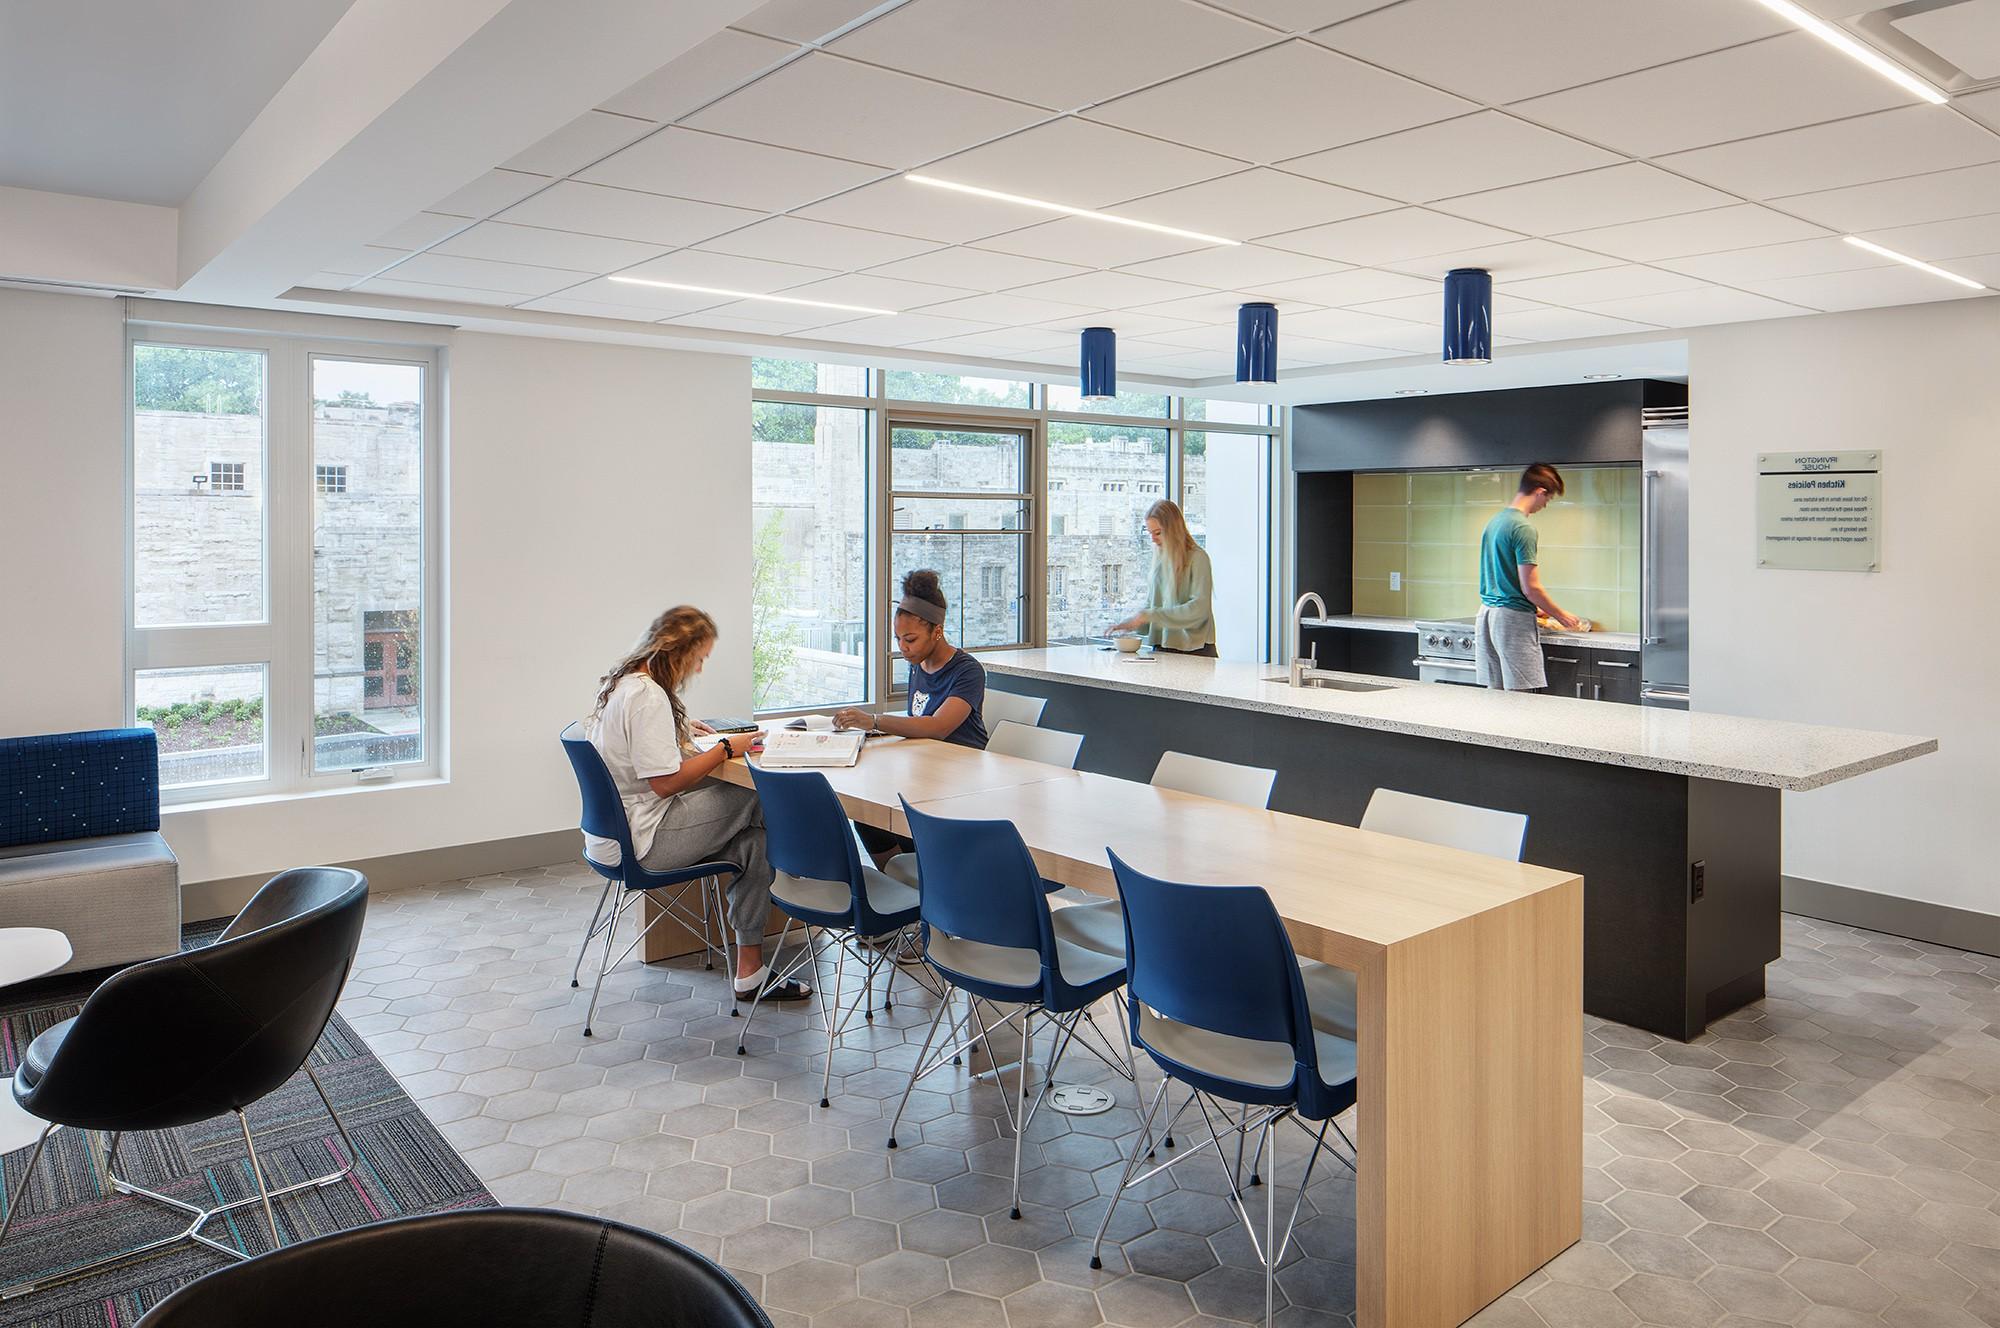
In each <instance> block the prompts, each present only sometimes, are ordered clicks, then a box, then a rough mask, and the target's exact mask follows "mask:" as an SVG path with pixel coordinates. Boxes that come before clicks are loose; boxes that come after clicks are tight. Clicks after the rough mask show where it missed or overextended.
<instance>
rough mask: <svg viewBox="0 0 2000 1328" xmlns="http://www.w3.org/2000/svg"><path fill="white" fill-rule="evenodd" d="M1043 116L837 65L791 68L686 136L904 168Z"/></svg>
mask: <svg viewBox="0 0 2000 1328" xmlns="http://www.w3.org/2000/svg"><path fill="white" fill-rule="evenodd" d="M1043 115H1044V113H1043V112H1042V111H1040V110H1037V109H1036V108H1034V107H1031V106H1024V105H1022V104H1021V103H1020V102H1016V101H1004V100H1002V99H1001V98H998V97H989V96H986V95H985V94H984V93H979V92H968V91H966V90H965V89H963V88H954V87H947V86H946V85H944V84H942V83H933V82H930V81H929V80H927V79H921V78H912V77H911V76H910V75H908V74H900V73H897V72H895V71H894V70H889V69H878V68H876V67H875V66H874V65H864V64H860V63H858V62H856V61H853V60H842V59H840V58H839V57H837V56H831V55H826V54H823V53H821V54H813V55H808V56H806V57H804V58H803V59H799V60H794V61H793V62H792V63H790V64H788V65H786V66H785V67H784V68H782V69H779V70H777V71H775V72H773V73H770V74H766V75H765V76H764V77H763V78H760V79H758V80H757V81H756V82H755V83H752V84H751V85H750V86H748V87H746V88H744V89H742V90H741V91H739V92H733V93H731V94H730V95H729V96H727V97H724V98H723V99H722V100H721V101H718V102H716V103H715V104H714V105H712V106H709V107H706V108H705V109H703V110H700V111H697V112H695V113H694V114H693V115H691V116H689V117H688V118H687V123H688V125H689V126H690V127H692V128H696V129H706V130H711V131H713V132H715V133H721V134H730V135H733V136H735V137H737V138H747V139H751V140H753V141H755V142H759V143H772V144H776V145H777V146H779V147H788V148H797V149H800V150H803V151H806V152H820V153H824V154H826V155H828V156H835V155H838V156H841V157H846V158H851V159H853V160H855V161H868V162H874V163H876V164H878V165H881V166H893V167H896V168H897V169H899V170H900V169H906V168H908V167H911V166H915V165H917V164H918V163H920V162H926V161H930V160H931V159H933V158H935V157H941V156H944V155H945V154H946V153H949V152H957V151H959V150H960V149H963V148H967V147H970V146H972V145H973V144H975V143H983V142H985V141H986V140H987V139H989V138H996V137H998V136H999V135H1001V134H1005V133H1010V132H1012V131H1013V130H1016V129H1021V128H1024V127H1026V126H1027V125H1030V124H1033V123H1034V122H1035V121H1037V120H1039V119H1041V118H1043Z"/></svg>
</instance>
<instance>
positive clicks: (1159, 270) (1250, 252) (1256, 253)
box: [1125, 244, 1340, 291]
mask: <svg viewBox="0 0 2000 1328" xmlns="http://www.w3.org/2000/svg"><path fill="white" fill-rule="evenodd" d="M1339 266H1340V265H1339V264H1338V263H1333V262H1329V261H1328V260H1327V259H1324V258H1313V257H1311V256H1309V255H1306V254H1294V253H1287V252H1285V251H1284V250H1281V249H1264V248H1260V247H1258V246H1257V245H1254V244H1240V245H1233V246H1230V247H1228V248H1220V249H1196V250H1194V251H1192V252H1190V253H1185V254H1175V255H1173V256H1172V257H1169V258H1155V259H1153V260H1152V261H1151V262H1148V263H1134V264H1133V265H1132V266H1131V267H1129V268H1126V269H1125V270H1126V271H1127V272H1132V273H1136V274H1138V275H1140V276H1147V277H1164V278H1166V279H1167V280H1168V281H1186V282H1191V283H1192V284H1194V285H1196V286H1208V287H1212V288H1213V289H1215V290H1237V291H1241V290H1261V289H1263V288H1264V287H1265V286H1268V285H1270V284H1271V283H1273V282H1279V281H1296V280H1298V279H1299V278H1301V277H1314V276H1320V275H1323V274H1324V273H1327V272H1330V271H1333V270H1334V269H1336V268H1338V267H1339Z"/></svg>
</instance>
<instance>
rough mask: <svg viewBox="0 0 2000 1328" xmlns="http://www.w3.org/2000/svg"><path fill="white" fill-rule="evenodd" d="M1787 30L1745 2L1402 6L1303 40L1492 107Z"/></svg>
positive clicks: (1425, 1) (1425, 2) (1439, 2)
mask: <svg viewBox="0 0 2000 1328" xmlns="http://www.w3.org/2000/svg"><path fill="white" fill-rule="evenodd" d="M1787 27H1788V25H1787V24H1786V23H1785V22H1784V20H1782V19H1780V18H1778V17H1777V16H1776V15H1775V14H1773V13H1771V12H1770V11H1769V10H1767V9H1765V8H1763V7H1762V6H1760V5H1755V4H1750V3H1748V0H1671V3H1661V0H1405V3H1403V4H1400V5H1391V6H1389V7H1387V8H1383V9H1377V10H1374V11H1373V12H1371V13H1368V14H1364V15H1362V16H1361V17H1359V18H1356V19H1353V20H1352V21H1350V22H1346V23H1342V24H1340V25H1338V26H1336V27H1331V28H1328V29H1326V30H1325V31H1323V32H1317V33H1315V34H1313V39H1314V40H1315V41H1320V42H1324V43H1325V44H1327V45H1328V46H1331V47H1333V48H1334V49H1335V50H1340V51H1347V52H1349V53H1350V54H1353V55H1357V56H1359V57H1361V58H1362V59H1363V60H1368V61H1372V62H1374V63H1376V64H1381V65H1387V66H1388V67H1389V68H1391V69H1399V70H1401V71H1403V72H1404V73H1406V74H1408V75H1409V76H1410V77H1412V78H1420V79H1422V80H1424V81H1425V82H1426V83H1431V84H1434V85H1436V86H1438V87H1441V88H1446V89H1449V90H1450V91H1452V92H1456V93H1459V94H1460V95H1462V96H1466V97H1472V98H1475V99H1476V100H1479V101H1482V102H1485V103H1487V104H1488V105H1493V106H1500V105H1505V104H1506V103H1508V102H1511V101H1519V100H1521V99H1522V98H1524V97H1533V96H1538V95H1540V94H1542V93H1546V92H1554V91H1556V90H1558V89H1560V88H1571V87H1575V86H1577V85H1578V84H1581V83H1591V82H1595V81H1596V80H1598V79H1604V78H1612V77H1614V76H1616V75H1618V74H1628V73H1630V72H1632V71H1633V70H1635V69H1646V68H1650V67H1651V66H1653V65H1658V64H1665V63H1666V62H1668V61H1670V60H1683V59H1686V58H1687V57H1688V56H1691V55H1699V54H1701V53H1702V52H1704V51H1718V50H1721V49H1722V48H1723V47H1725V46H1735V45H1737V44H1738V43H1740V42H1746V41H1750V40H1751V39H1753V38H1756V37H1764V36H1769V35H1771V34H1773V33H1776V32H1782V31H1785V30H1787Z"/></svg>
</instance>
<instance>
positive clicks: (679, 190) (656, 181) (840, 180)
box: [579, 128, 882, 212]
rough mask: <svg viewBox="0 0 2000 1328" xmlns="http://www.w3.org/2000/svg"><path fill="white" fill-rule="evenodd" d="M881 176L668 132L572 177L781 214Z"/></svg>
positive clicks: (857, 166) (858, 167) (854, 166)
mask: <svg viewBox="0 0 2000 1328" xmlns="http://www.w3.org/2000/svg"><path fill="white" fill-rule="evenodd" d="M881 174H882V172H881V171H880V170H879V169H878V168H876V167H873V166H864V165H862V164H861V163H859V162H854V161H842V160H839V159H836V158H833V157H822V156H817V155H815V154H813V153H810V152H793V151H791V150H790V149H787V148H775V147H769V146H767V145H765V144H762V143H746V142H744V141H743V140H741V139H736V138H723V137H721V136H720V135H717V134H698V133H696V132H695V131H694V130H692V129H681V128H673V129H665V130H662V131H661V132H659V133H657V134H654V135H653V136H652V137H651V138H647V139H642V140H641V141H639V142H637V143H634V144H633V145H632V146H631V147H629V148H626V149H625V150H624V151H623V152H620V153H618V154H617V155H616V156H613V157H611V158H610V159H608V160H606V161H601V162H599V163H598V164H597V165H595V166H593V167H591V168H590V169H589V170H587V171H585V172H584V173H583V174H582V175H581V176H580V177H579V178H580V179H582V180H585V181H587V182H589V183H591V184H609V185H617V186H618V187H620V188H622V189H639V190H644V191H645V192H647V193H649V194H671V195H673V196H674V197H676V198H693V199H699V200H701V201H703V202H709V203H721V204H724V205H726V206H729V207H745V208H757V209H759V210H762V211H765V212H783V211H786V210H787V209H790V208H795V207H798V206H799V205H800V204H802V203H809V202H811V201H812V200H813V199H816V198H825V197H826V196H827V195H828V194H834V193H838V192H840V191H841V190H843V189H852V188H853V187H854V186H856V185H858V184H864V183H866V182H867V181H869V180H873V179H876V178H877V177H879V176H880V175H881Z"/></svg>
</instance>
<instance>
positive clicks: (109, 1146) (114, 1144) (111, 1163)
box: [104, 1079, 347, 1178]
mask: <svg viewBox="0 0 2000 1328" xmlns="http://www.w3.org/2000/svg"><path fill="white" fill-rule="evenodd" d="M313 1082H314V1083H315V1084H317V1083H318V1082H319V1081H318V1080H317V1079H315V1080H314V1081H313ZM320 1096H321V1097H325V1096H326V1094H325V1093H321V1094H320ZM329 1110H331V1108H329ZM340 1134H341V1137H342V1138H343V1139H344V1138H346V1137H347V1131H346V1129H344V1128H343V1129H342V1130H341V1132H340ZM124 1138H125V1133H124V1131H122V1130H113V1131H112V1132H111V1136H110V1138H109V1139H107V1140H106V1141H105V1146H104V1174H105V1176H106V1177H107V1178H109V1177H110V1176H111V1174H112V1173H113V1172H115V1171H117V1170H118V1145H119V1144H120V1143H121V1142H123V1141H124Z"/></svg>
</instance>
